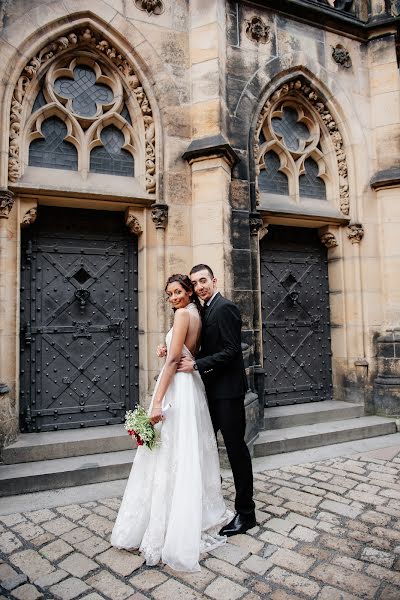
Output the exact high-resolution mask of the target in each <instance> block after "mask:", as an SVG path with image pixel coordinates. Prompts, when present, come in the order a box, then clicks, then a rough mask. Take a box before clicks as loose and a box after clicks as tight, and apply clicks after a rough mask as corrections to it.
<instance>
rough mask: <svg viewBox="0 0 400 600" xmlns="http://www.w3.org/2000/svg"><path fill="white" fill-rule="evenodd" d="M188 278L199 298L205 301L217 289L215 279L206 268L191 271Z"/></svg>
mask: <svg viewBox="0 0 400 600" xmlns="http://www.w3.org/2000/svg"><path fill="white" fill-rule="evenodd" d="M190 279H191V281H192V284H193V287H194V292H195V294H196V295H197V296H198V297H199V298H200V300H203V302H207V301H208V300H209V299H210V298H211V296H213V295H214V292H215V291H216V289H217V280H216V278H215V277H211V275H210V273H209V272H208V271H207V269H203V270H202V271H198V272H197V273H192V274H191V275H190Z"/></svg>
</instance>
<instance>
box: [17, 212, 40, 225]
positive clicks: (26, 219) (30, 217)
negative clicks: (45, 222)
mask: <svg viewBox="0 0 400 600" xmlns="http://www.w3.org/2000/svg"><path fill="white" fill-rule="evenodd" d="M36 217H37V208H36V207H35V208H30V209H29V210H27V211H26V213H25V214H24V216H23V217H22V221H21V227H28V226H29V225H32V224H33V223H34V222H35V221H36Z"/></svg>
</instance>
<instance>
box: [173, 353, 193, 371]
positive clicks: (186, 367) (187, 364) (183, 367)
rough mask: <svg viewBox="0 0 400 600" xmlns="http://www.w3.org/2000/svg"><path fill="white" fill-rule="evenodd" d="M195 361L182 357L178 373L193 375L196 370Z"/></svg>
mask: <svg viewBox="0 0 400 600" xmlns="http://www.w3.org/2000/svg"><path fill="white" fill-rule="evenodd" d="M195 364H196V363H195V361H194V360H193V358H189V356H181V360H180V361H179V363H178V368H177V372H178V373H192V372H193V370H194V365H195Z"/></svg>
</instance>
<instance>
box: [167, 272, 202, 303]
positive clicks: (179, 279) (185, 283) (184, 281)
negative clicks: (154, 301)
mask: <svg viewBox="0 0 400 600" xmlns="http://www.w3.org/2000/svg"><path fill="white" fill-rule="evenodd" d="M174 282H176V283H179V284H180V285H181V286H182V287H183V289H184V290H185V291H186V292H192V300H191V301H192V303H193V304H195V305H196V307H197V310H198V311H199V312H200V311H201V304H200V300H199V299H198V297H197V296H196V294H195V293H194V287H193V284H192V282H191V281H190V278H189V277H188V276H187V275H182V274H181V273H175V275H171V277H168V279H167V283H166V284H165V288H164V291H167V287H168V286H169V284H170V283H174ZM173 310H174V311H175V310H176V308H174V309H173Z"/></svg>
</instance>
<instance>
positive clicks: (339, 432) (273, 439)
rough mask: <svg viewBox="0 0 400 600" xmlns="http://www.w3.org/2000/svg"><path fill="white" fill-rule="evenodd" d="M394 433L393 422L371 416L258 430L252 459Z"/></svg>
mask: <svg viewBox="0 0 400 600" xmlns="http://www.w3.org/2000/svg"><path fill="white" fill-rule="evenodd" d="M395 432H396V421H395V420H394V419H387V418H385V417H374V416H371V417H358V418H355V419H345V420H341V421H328V422H325V423H315V424H311V425H299V426H297V427H287V428H284V429H275V430H272V431H261V432H260V435H259V437H258V439H257V441H256V442H255V444H254V456H255V457H260V456H269V455H272V454H281V453H282V452H294V451H297V450H305V449H308V448H316V447H318V446H327V445H328V444H339V443H342V442H351V441H353V440H361V439H365V438H370V437H376V436H380V435H388V434H390V433H395Z"/></svg>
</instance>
